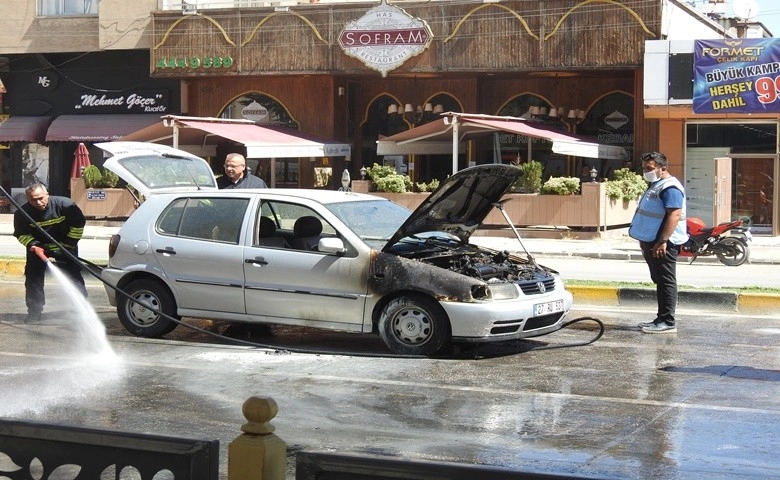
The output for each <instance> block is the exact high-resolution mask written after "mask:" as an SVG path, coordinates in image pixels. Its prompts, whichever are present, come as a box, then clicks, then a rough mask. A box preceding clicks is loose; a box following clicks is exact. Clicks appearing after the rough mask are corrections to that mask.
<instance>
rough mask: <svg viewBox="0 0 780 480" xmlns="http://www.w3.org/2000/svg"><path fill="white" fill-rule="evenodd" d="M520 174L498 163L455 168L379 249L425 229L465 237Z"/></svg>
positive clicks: (475, 227)
mask: <svg viewBox="0 0 780 480" xmlns="http://www.w3.org/2000/svg"><path fill="white" fill-rule="evenodd" d="M520 175H521V170H520V169H519V168H517V167H513V166H511V165H499V164H490V165H479V166H476V167H471V168H467V169H464V170H461V171H459V172H458V173H456V174H455V175H452V176H450V177H449V178H447V179H446V180H444V181H443V182H442V183H441V185H439V188H437V189H436V190H435V191H434V192H433V193H431V195H430V196H429V197H428V198H427V199H426V200H425V201H424V202H423V203H422V204H421V205H420V206H419V207H418V208H417V210H415V211H414V212H412V214H411V215H410V216H409V218H407V219H406V221H405V222H404V224H403V225H401V228H399V229H398V231H397V232H396V233H395V234H394V235H393V236H392V237H391V238H390V240H389V241H388V242H387V245H385V247H384V248H383V249H382V250H383V251H387V250H388V249H390V248H391V247H392V246H393V245H394V244H395V243H396V242H398V241H399V240H401V239H402V238H405V237H409V236H412V235H417V234H420V233H425V232H447V233H449V234H452V235H455V236H456V237H458V238H459V239H460V240H461V241H464V242H466V241H468V239H469V237H470V236H471V234H472V233H474V230H476V229H477V228H478V227H479V226H480V225H481V224H482V221H483V220H485V217H487V215H488V213H490V210H491V209H492V208H494V206H493V205H494V204H495V203H497V202H499V201H500V200H501V197H503V196H504V194H505V193H506V191H507V190H509V188H510V187H511V186H512V185H513V184H514V183H515V181H517V179H518V178H519V177H520Z"/></svg>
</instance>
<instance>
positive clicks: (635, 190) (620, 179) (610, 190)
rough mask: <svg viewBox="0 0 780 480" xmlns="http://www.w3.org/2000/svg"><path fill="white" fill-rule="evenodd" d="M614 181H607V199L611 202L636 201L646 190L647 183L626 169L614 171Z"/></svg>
mask: <svg viewBox="0 0 780 480" xmlns="http://www.w3.org/2000/svg"><path fill="white" fill-rule="evenodd" d="M614 177H615V178H614V180H609V181H607V182H606V183H607V185H606V188H607V197H609V198H610V199H611V200H623V201H631V200H636V199H638V198H639V197H641V196H642V194H643V193H645V190H647V182H646V181H645V179H644V178H642V176H641V175H637V174H636V173H635V172H632V171H631V170H629V169H628V168H621V169H619V170H615V173H614Z"/></svg>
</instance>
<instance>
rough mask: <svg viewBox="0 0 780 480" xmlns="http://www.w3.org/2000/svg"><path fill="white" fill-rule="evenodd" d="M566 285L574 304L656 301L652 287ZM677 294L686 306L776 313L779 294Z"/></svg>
mask: <svg viewBox="0 0 780 480" xmlns="http://www.w3.org/2000/svg"><path fill="white" fill-rule="evenodd" d="M566 289H567V290H568V291H570V292H571V293H572V295H574V302H575V304H576V303H581V304H584V305H596V306H609V307H620V306H640V305H641V306H647V305H648V304H650V305H654V304H655V301H656V297H655V290H653V289H651V288H620V287H598V286H591V285H577V284H576V283H571V282H569V283H567V284H566ZM678 295H679V298H678V304H679V305H681V306H684V307H688V308H698V307H702V306H706V307H707V308H708V309H712V308H715V309H718V310H723V311H728V312H740V313H748V314H756V315H776V314H777V312H778V311H780V294H772V293H753V292H749V293H737V292H729V291H723V292H720V291H711V290H706V291H699V290H681V291H680V292H679V293H678Z"/></svg>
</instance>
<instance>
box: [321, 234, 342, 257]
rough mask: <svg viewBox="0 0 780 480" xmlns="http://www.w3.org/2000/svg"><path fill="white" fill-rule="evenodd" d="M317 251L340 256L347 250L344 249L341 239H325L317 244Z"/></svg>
mask: <svg viewBox="0 0 780 480" xmlns="http://www.w3.org/2000/svg"><path fill="white" fill-rule="evenodd" d="M317 251H319V252H321V253H333V254H337V255H340V254H343V253H346V252H347V249H346V248H345V247H344V242H343V241H342V240H341V239H340V238H338V237H325V238H320V242H319V243H318V244H317Z"/></svg>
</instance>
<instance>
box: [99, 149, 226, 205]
mask: <svg viewBox="0 0 780 480" xmlns="http://www.w3.org/2000/svg"><path fill="white" fill-rule="evenodd" d="M96 145H97V146H98V147H100V148H101V149H103V150H105V151H106V152H108V153H110V154H111V155H112V156H111V157H109V158H107V159H106V161H105V162H104V163H103V167H104V168H107V169H108V170H111V171H112V172H114V173H116V174H117V175H119V178H121V179H122V180H124V181H125V182H127V183H128V184H129V185H131V186H132V187H133V188H135V189H136V190H138V193H140V194H141V195H143V196H144V197H148V196H149V195H153V194H155V193H163V192H181V191H192V190H216V189H217V179H216V178H215V177H214V173H213V172H212V171H211V167H210V166H209V164H208V163H207V162H206V161H205V160H203V159H202V158H200V157H198V156H195V155H193V154H191V153H187V152H185V151H183V150H179V149H176V148H172V147H169V146H167V145H160V144H157V143H146V142H106V143H97V144H96Z"/></svg>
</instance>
